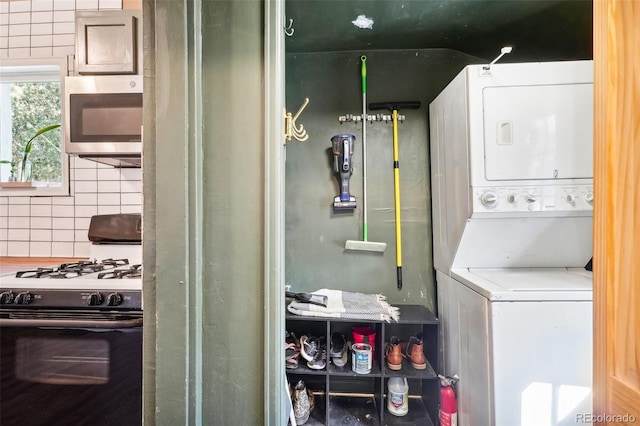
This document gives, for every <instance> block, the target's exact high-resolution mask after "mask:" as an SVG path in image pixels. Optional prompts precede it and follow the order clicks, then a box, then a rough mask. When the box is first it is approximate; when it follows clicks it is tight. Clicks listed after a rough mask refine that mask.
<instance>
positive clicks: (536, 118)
mask: <svg viewBox="0 0 640 426" xmlns="http://www.w3.org/2000/svg"><path fill="white" fill-rule="evenodd" d="M592 82H593V63H592V62H591V61H575V62H549V63H528V64H494V65H492V66H491V67H490V68H488V67H486V66H482V65H471V66H467V67H465V69H463V70H462V71H461V72H460V73H459V74H458V75H457V76H456V78H454V80H453V81H452V82H451V83H450V84H449V85H448V86H447V87H446V88H445V89H444V90H443V92H442V93H441V94H440V95H439V96H438V97H436V99H435V100H434V101H433V102H432V103H431V105H430V107H429V113H430V136H431V173H432V195H433V235H434V265H435V268H436V282H437V291H438V316H439V317H440V321H441V324H442V327H441V330H442V343H443V352H444V354H443V358H444V359H443V363H442V364H443V369H444V371H443V372H444V373H445V374H446V375H454V374H457V375H458V376H459V377H460V381H459V382H458V384H457V397H458V421H459V423H458V424H459V425H461V426H469V425H473V426H477V425H482V426H485V425H487V426H489V425H497V426H517V425H521V426H558V425H568V424H574V425H575V424H584V423H583V422H581V418H580V417H579V415H580V414H590V413H591V412H592V408H591V399H592V396H591V383H592V351H593V349H592V339H593V337H592V334H593V331H592V277H591V273H590V272H589V271H586V270H585V269H584V265H585V264H586V263H587V261H588V260H589V258H590V257H591V255H592V215H593V207H592V203H593V174H592V168H593V154H592V146H593V134H592V127H593V126H592V120H593V117H592V116H593V106H592V98H593V84H592Z"/></svg>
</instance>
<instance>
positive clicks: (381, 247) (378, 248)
mask: <svg viewBox="0 0 640 426" xmlns="http://www.w3.org/2000/svg"><path fill="white" fill-rule="evenodd" d="M344 248H345V249H346V250H359V251H375V252H379V253H383V252H384V251H385V250H386V248H387V243H376V242H373V241H356V240H347V242H346V243H345V245H344Z"/></svg>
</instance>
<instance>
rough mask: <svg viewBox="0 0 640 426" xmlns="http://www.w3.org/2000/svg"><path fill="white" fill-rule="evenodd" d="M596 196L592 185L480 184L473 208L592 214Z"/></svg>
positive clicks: (475, 194)
mask: <svg viewBox="0 0 640 426" xmlns="http://www.w3.org/2000/svg"><path fill="white" fill-rule="evenodd" d="M593 199H594V196H593V185H566V186H562V185H558V186H554V185H544V186H529V185H527V186H512V187H481V188H474V189H473V211H474V212H475V213H480V212H482V213H484V212H500V213H528V212H558V213H562V215H563V216H564V215H571V214H572V213H575V214H580V213H582V214H585V213H587V214H591V213H592V212H593Z"/></svg>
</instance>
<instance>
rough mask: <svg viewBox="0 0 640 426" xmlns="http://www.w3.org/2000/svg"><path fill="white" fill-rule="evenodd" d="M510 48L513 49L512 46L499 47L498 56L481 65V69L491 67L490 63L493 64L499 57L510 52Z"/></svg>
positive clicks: (486, 69) (487, 69)
mask: <svg viewBox="0 0 640 426" xmlns="http://www.w3.org/2000/svg"><path fill="white" fill-rule="evenodd" d="M512 50H513V48H512V47H511V46H505V47H503V48H502V49H500V54H499V55H498V57H497V58H495V59H494V60H493V61H491V63H490V64H489V65H484V66H483V67H482V69H483V70H485V71H489V70H490V69H491V65H493V64H495V63H496V62H498V61H499V60H500V58H502V57H503V56H504V55H505V54H507V53H511V51H512Z"/></svg>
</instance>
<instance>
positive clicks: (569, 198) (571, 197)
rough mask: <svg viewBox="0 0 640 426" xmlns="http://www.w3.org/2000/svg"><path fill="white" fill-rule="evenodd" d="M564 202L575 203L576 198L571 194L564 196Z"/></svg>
mask: <svg viewBox="0 0 640 426" xmlns="http://www.w3.org/2000/svg"><path fill="white" fill-rule="evenodd" d="M564 200H565V201H566V202H567V203H574V202H575V201H576V198H575V197H574V196H573V194H564Z"/></svg>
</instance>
